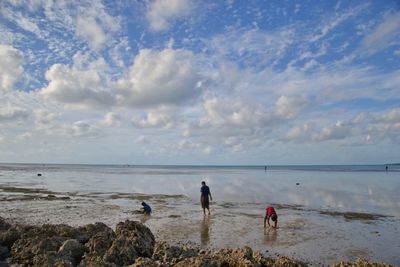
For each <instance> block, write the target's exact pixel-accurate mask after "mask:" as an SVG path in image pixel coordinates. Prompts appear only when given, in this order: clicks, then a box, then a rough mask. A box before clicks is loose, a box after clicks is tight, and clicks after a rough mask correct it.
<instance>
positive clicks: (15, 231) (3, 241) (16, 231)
mask: <svg viewBox="0 0 400 267" xmlns="http://www.w3.org/2000/svg"><path fill="white" fill-rule="evenodd" d="M21 235H22V232H21V229H20V228H19V227H10V228H9V229H8V230H7V231H0V245H1V246H5V247H7V248H8V250H11V247H12V245H13V244H14V242H15V241H16V240H18V239H19V238H21Z"/></svg>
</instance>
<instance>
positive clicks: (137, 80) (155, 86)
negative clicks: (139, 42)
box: [118, 49, 201, 107]
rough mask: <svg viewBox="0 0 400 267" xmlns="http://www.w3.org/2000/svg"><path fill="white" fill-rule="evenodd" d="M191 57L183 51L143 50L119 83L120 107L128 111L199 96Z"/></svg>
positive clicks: (198, 81) (199, 87)
mask: <svg viewBox="0 0 400 267" xmlns="http://www.w3.org/2000/svg"><path fill="white" fill-rule="evenodd" d="M194 65H195V64H194V55H193V54H192V53H191V52H190V51H186V50H172V49H165V50H162V51H160V52H158V51H153V50H150V49H143V50H141V51H140V52H139V54H138V55H137V56H136V58H135V60H134V63H133V65H132V66H131V67H130V69H129V72H128V73H127V75H126V77H124V78H122V79H120V80H119V81H118V88H119V89H120V90H119V93H120V96H119V100H120V103H123V104H125V105H129V106H131V107H146V106H158V105H161V104H178V103H181V102H183V101H186V100H188V99H193V98H195V97H197V96H198V95H199V94H200V93H201V86H200V80H201V76H200V74H199V72H198V71H197V70H196V69H195V66H194Z"/></svg>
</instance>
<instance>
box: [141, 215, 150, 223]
mask: <svg viewBox="0 0 400 267" xmlns="http://www.w3.org/2000/svg"><path fill="white" fill-rule="evenodd" d="M150 218H151V216H150V214H146V213H145V214H143V215H142V216H141V217H140V222H141V223H143V224H144V223H145V222H146V221H147V220H148V219H150Z"/></svg>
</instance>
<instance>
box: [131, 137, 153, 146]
mask: <svg viewBox="0 0 400 267" xmlns="http://www.w3.org/2000/svg"><path fill="white" fill-rule="evenodd" d="M134 142H135V143H136V144H150V143H151V140H150V139H149V138H147V137H146V136H144V135H141V136H138V137H137V138H136V139H135V140H134Z"/></svg>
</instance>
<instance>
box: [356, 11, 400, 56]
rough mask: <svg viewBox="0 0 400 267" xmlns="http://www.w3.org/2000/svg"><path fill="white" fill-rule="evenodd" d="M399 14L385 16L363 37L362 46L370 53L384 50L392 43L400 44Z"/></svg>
mask: <svg viewBox="0 0 400 267" xmlns="http://www.w3.org/2000/svg"><path fill="white" fill-rule="evenodd" d="M399 25H400V12H396V13H393V14H389V15H387V16H386V17H385V18H384V20H383V21H382V22H381V23H380V24H379V25H378V26H376V28H375V29H374V30H373V31H372V32H371V33H369V34H368V35H367V36H365V37H364V40H363V45H364V47H365V48H367V49H368V50H369V51H370V52H374V51H376V50H381V49H384V48H386V47H388V46H390V45H391V44H392V43H393V42H395V43H396V44H399V43H400V39H399V36H400V26H399Z"/></svg>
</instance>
